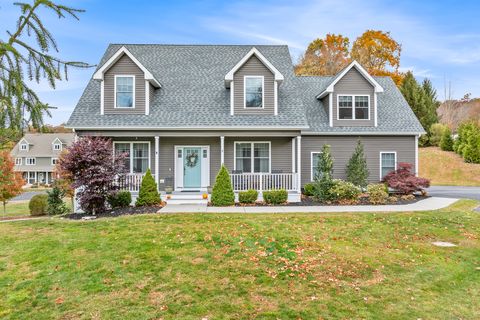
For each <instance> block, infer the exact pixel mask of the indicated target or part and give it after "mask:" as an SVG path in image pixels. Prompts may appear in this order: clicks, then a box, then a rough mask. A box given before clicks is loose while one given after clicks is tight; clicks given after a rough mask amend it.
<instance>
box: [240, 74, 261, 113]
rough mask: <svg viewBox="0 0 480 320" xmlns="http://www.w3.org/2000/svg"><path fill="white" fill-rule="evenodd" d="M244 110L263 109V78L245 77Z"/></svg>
mask: <svg viewBox="0 0 480 320" xmlns="http://www.w3.org/2000/svg"><path fill="white" fill-rule="evenodd" d="M244 85H245V108H263V76H245V81H244Z"/></svg>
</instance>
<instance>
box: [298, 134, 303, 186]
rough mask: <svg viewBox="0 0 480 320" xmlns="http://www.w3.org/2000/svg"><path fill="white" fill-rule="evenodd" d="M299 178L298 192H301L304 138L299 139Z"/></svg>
mask: <svg viewBox="0 0 480 320" xmlns="http://www.w3.org/2000/svg"><path fill="white" fill-rule="evenodd" d="M297 178H298V185H297V190H298V192H300V191H301V190H302V137H301V136H298V137H297Z"/></svg>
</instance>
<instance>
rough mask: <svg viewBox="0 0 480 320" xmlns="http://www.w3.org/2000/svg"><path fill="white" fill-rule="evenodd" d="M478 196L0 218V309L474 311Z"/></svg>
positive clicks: (137, 314) (466, 315)
mask: <svg viewBox="0 0 480 320" xmlns="http://www.w3.org/2000/svg"><path fill="white" fill-rule="evenodd" d="M477 205H478V203H477V202H474V201H469V200H468V201H467V200H463V201H461V202H458V203H457V204H455V205H453V206H452V207H449V208H447V209H443V210H440V211H433V212H422V213H395V214H384V213H377V214H367V213H365V214H358V213H357V214H348V213H347V214H265V215H233V214H215V215H214V214H183V215H182V214H176V215H161V214H158V215H145V216H134V217H120V218H116V219H102V220H98V221H84V222H77V221H65V220H60V219H58V220H57V219H54V220H43V221H38V220H37V221H25V222H14V223H13V222H12V223H1V224H0V233H1V234H2V237H0V296H1V297H2V299H0V317H2V318H6V319H28V318H30V319H226V318H229V319H252V318H259V319H322V318H328V319H332V318H339V319H345V318H367V319H386V318H396V319H419V318H422V319H452V318H461V319H478V318H480V285H479V283H480V240H479V235H480V213H478V212H474V211H472V208H473V207H475V206H477ZM437 240H440V241H450V242H453V243H455V244H457V245H458V246H457V247H453V248H440V247H435V246H433V245H432V244H431V242H432V241H437Z"/></svg>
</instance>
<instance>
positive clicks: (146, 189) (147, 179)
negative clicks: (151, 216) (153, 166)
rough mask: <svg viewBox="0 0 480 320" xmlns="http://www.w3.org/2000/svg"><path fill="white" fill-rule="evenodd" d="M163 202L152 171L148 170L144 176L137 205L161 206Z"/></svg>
mask: <svg viewBox="0 0 480 320" xmlns="http://www.w3.org/2000/svg"><path fill="white" fill-rule="evenodd" d="M161 202H162V200H161V199H160V194H159V193H158V189H157V183H156V182H155V179H154V178H153V176H152V173H151V172H150V169H148V170H147V172H146V173H145V175H144V176H143V179H142V184H141V185H140V191H139V192H138V198H137V201H136V202H135V205H136V206H137V207H141V206H154V205H158V204H160V203H161Z"/></svg>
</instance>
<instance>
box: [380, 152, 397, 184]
mask: <svg viewBox="0 0 480 320" xmlns="http://www.w3.org/2000/svg"><path fill="white" fill-rule="evenodd" d="M388 153H393V154H395V167H394V170H397V151H380V168H379V169H380V171H379V172H378V176H379V179H378V180H382V179H383V177H382V154H388Z"/></svg>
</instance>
